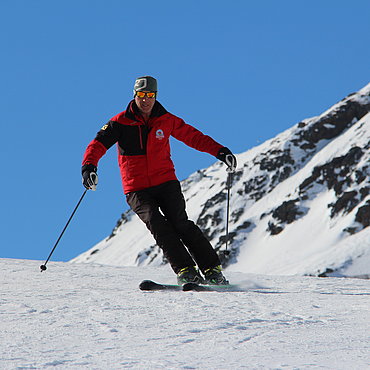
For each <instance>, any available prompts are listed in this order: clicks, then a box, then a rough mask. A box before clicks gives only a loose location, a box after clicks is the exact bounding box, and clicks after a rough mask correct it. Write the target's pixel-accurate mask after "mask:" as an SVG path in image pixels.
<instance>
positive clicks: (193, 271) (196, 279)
mask: <svg viewBox="0 0 370 370" xmlns="http://www.w3.org/2000/svg"><path fill="white" fill-rule="evenodd" d="M186 283H195V284H204V279H203V278H202V275H201V274H200V273H199V271H198V269H197V268H196V267H195V266H190V267H185V268H183V269H181V270H180V271H179V272H178V273H177V284H179V285H183V284H186Z"/></svg>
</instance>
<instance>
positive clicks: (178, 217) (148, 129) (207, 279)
mask: <svg viewBox="0 0 370 370" xmlns="http://www.w3.org/2000/svg"><path fill="white" fill-rule="evenodd" d="M157 90H158V89H157V80H156V79H155V78H154V77H151V76H143V77H139V78H137V79H136V81H135V85H134V99H133V100H131V101H130V103H129V104H128V106H127V109H126V110H125V111H123V112H121V113H119V114H117V115H116V116H114V117H113V118H111V119H110V120H109V121H108V123H107V124H105V125H104V126H103V127H102V128H101V130H100V131H99V132H98V133H97V135H96V137H95V139H94V140H92V141H91V142H90V144H89V145H88V147H87V149H86V151H85V154H84V157H83V162H82V181H83V185H84V186H85V188H87V189H92V190H95V189H96V185H97V183H98V176H97V166H98V162H99V160H100V158H101V157H102V156H103V155H104V154H105V153H106V151H107V150H108V149H109V148H110V147H111V146H112V145H113V144H115V143H117V144H118V162H119V167H120V171H121V177H122V183H123V189H124V193H125V195H126V200H127V203H128V204H129V205H130V207H131V208H132V210H133V211H134V212H135V213H136V214H137V215H138V216H139V218H140V219H141V220H142V221H143V222H144V223H145V225H146V227H147V228H148V229H149V231H150V232H151V233H152V235H153V237H154V239H155V240H156V242H157V244H158V246H159V247H160V248H161V249H162V251H163V254H164V256H165V257H166V259H167V260H168V262H169V263H170V265H171V267H172V269H173V270H174V272H175V273H176V274H177V281H178V284H185V283H187V282H194V283H198V284H204V283H206V284H214V285H220V284H228V281H227V280H226V278H225V277H224V275H223V274H222V271H221V270H222V269H221V263H220V259H219V257H218V255H217V253H216V252H215V250H214V249H213V247H212V245H211V244H210V242H209V241H208V240H207V239H206V237H205V236H204V235H203V233H202V231H201V230H200V229H199V227H198V226H196V225H195V224H194V222H193V221H191V220H189V219H188V216H187V214H186V211H185V200H184V196H183V194H182V191H181V187H180V183H179V181H178V179H177V178H176V175H175V169H174V165H173V162H172V160H171V153H170V143H169V138H170V136H171V135H172V136H173V137H175V138H176V139H178V140H180V141H182V142H184V143H185V144H187V145H188V146H190V147H192V148H194V149H197V150H199V151H202V152H207V153H209V154H211V155H214V156H215V157H216V158H218V159H219V160H221V161H223V162H225V163H226V164H227V165H228V166H229V167H230V168H232V169H233V170H235V168H236V158H235V156H234V155H233V154H232V153H231V151H230V150H229V149H228V148H226V147H223V146H222V145H221V144H219V143H217V142H216V141H214V140H213V139H212V138H211V137H209V136H206V135H204V134H203V133H201V132H200V131H199V130H197V129H196V128H194V127H192V126H190V125H188V124H186V123H185V122H184V121H183V120H182V119H181V118H179V117H176V116H175V115H173V114H171V113H169V112H167V111H166V109H165V108H164V107H163V106H162V105H161V104H160V103H159V102H158V100H157ZM197 266H198V267H199V269H200V271H201V272H202V273H203V275H204V278H203V276H202V275H201V273H200V271H199V270H198V267H197Z"/></svg>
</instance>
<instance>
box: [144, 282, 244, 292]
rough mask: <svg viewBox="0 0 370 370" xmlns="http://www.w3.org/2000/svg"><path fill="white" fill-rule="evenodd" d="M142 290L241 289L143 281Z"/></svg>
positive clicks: (225, 290)
mask: <svg viewBox="0 0 370 370" xmlns="http://www.w3.org/2000/svg"><path fill="white" fill-rule="evenodd" d="M139 288H140V290H146V291H151V290H152V291H154V290H167V291H171V290H172V291H185V292H188V291H195V292H227V291H231V292H237V291H240V290H241V289H240V287H238V285H235V284H229V285H200V284H196V283H186V284H184V285H176V284H160V283H156V282H155V281H152V280H143V281H142V282H141V283H140V285H139Z"/></svg>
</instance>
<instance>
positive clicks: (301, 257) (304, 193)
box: [72, 84, 370, 276]
mask: <svg viewBox="0 0 370 370" xmlns="http://www.w3.org/2000/svg"><path fill="white" fill-rule="evenodd" d="M369 112H370V84H368V85H367V86H365V87H364V88H363V89H361V90H360V91H358V92H357V93H353V94H351V95H349V96H347V97H346V98H345V99H343V100H342V101H340V102H339V103H337V104H335V105H334V106H333V107H331V108H330V109H329V110H327V111H326V112H324V113H322V114H321V115H319V116H317V117H312V118H309V119H306V120H304V121H302V122H299V123H297V124H296V125H294V126H293V127H292V128H290V129H288V130H286V131H285V132H283V133H281V134H279V135H277V136H276V137H275V138H273V139H271V140H268V141H266V142H265V143H264V144H262V145H260V146H257V147H255V148H253V149H251V150H248V151H246V152H244V153H241V154H239V155H238V169H237V172H236V173H235V174H234V176H233V182H232V190H231V192H232V196H231V203H230V206H231V208H230V225H229V232H230V243H229V249H230V251H231V253H230V254H229V255H225V254H224V253H223V250H224V248H225V219H226V178H227V173H226V170H225V165H224V164H223V163H221V162H217V163H215V164H214V165H212V166H210V167H209V168H206V169H202V170H199V171H197V172H196V173H194V174H192V175H191V176H190V177H189V178H187V179H186V180H184V181H182V188H183V191H184V194H185V198H186V201H187V211H188V214H189V217H190V218H191V219H192V220H194V221H196V223H197V224H198V225H199V226H200V227H201V229H202V230H203V231H204V232H205V234H206V235H207V237H208V238H209V239H210V241H211V242H212V244H213V245H214V246H215V248H216V249H217V250H218V251H219V252H220V255H221V256H222V259H223V263H224V265H225V266H227V267H228V270H230V271H232V270H234V271H242V272H250V273H262V274H281V275H290V274H301V275H321V276H325V275H329V274H336V275H340V274H343V275H361V274H370V228H369V227H368V226H369V225H370V179H369V175H370V160H369V158H370V113H369ZM72 262H96V263H102V264H110V265H124V266H138V265H160V264H163V263H164V261H163V256H162V253H161V251H160V249H159V247H158V246H157V245H156V244H155V241H154V239H153V238H152V236H151V235H150V233H149V232H148V231H147V230H146V228H145V226H144V224H142V222H141V221H140V220H139V219H138V218H137V217H136V215H134V214H133V213H132V212H131V211H128V212H126V213H125V214H123V215H122V217H121V219H120V220H119V221H118V223H117V225H116V227H115V228H114V230H113V232H112V234H111V235H110V236H108V237H107V238H106V239H104V240H102V241H101V242H100V243H98V244H97V245H95V246H94V247H93V248H91V249H90V250H88V251H87V252H85V253H83V254H81V255H80V256H78V257H76V258H75V259H73V260H72Z"/></svg>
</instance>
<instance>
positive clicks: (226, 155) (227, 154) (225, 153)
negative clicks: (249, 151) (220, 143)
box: [216, 147, 237, 172]
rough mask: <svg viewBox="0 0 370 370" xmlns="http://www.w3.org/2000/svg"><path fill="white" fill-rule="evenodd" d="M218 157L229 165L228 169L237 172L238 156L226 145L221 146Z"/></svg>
mask: <svg viewBox="0 0 370 370" xmlns="http://www.w3.org/2000/svg"><path fill="white" fill-rule="evenodd" d="M216 158H217V159H219V160H220V161H222V162H224V163H225V164H226V165H227V169H228V171H230V172H235V170H236V166H237V162H236V157H235V155H234V154H233V153H231V151H230V149H228V148H226V147H223V148H221V149H220V150H219V151H218V154H217V156H216Z"/></svg>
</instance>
